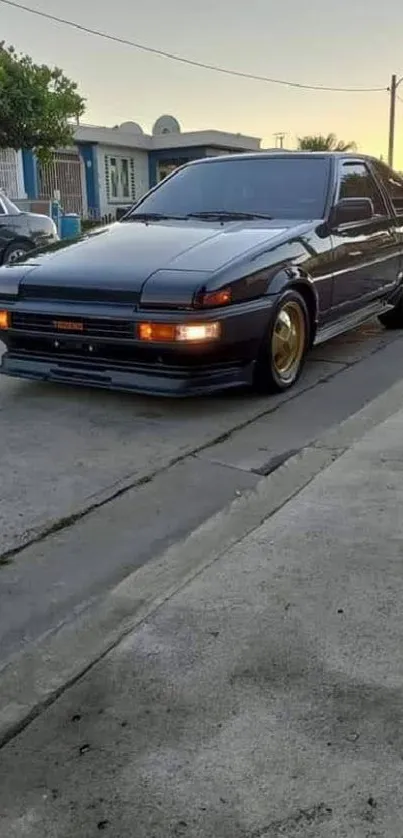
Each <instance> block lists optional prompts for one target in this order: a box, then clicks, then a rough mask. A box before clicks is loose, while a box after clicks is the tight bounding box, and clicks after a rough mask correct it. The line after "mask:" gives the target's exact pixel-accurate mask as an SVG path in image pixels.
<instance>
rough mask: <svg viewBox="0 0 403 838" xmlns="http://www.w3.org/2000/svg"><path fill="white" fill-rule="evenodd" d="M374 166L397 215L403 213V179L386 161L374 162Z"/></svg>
mask: <svg viewBox="0 0 403 838" xmlns="http://www.w3.org/2000/svg"><path fill="white" fill-rule="evenodd" d="M373 166H374V168H375V170H376V173H377V175H378V177H379V179H380V180H381V181H382V184H383V186H384V187H385V189H386V191H387V193H388V195H389V198H390V200H391V202H392V205H393V209H394V211H395V213H396V215H403V179H402V178H401V177H400V175H398V174H397V172H394V171H393V170H392V169H389V167H388V166H385V164H384V163H378V162H376V163H375V162H374V163H373Z"/></svg>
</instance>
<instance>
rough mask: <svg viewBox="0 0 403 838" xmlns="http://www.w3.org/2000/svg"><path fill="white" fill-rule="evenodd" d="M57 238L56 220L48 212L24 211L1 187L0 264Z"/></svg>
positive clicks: (21, 256) (16, 258)
mask: <svg viewBox="0 0 403 838" xmlns="http://www.w3.org/2000/svg"><path fill="white" fill-rule="evenodd" d="M57 240H58V234H57V229H56V225H55V223H54V222H53V221H52V219H51V218H49V217H48V216H47V215H37V214H36V213H34V212H21V210H19V209H18V207H16V205H15V204H14V203H13V202H12V201H10V199H9V198H7V196H6V195H5V194H4V192H2V191H1V190H0V265H9V264H10V263H11V262H16V261H17V260H18V259H21V258H23V257H24V256H26V255H27V254H28V253H29V252H30V251H32V250H34V249H35V248H37V247H44V246H45V245H47V244H52V242H55V241H57Z"/></svg>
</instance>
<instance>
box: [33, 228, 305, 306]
mask: <svg viewBox="0 0 403 838" xmlns="http://www.w3.org/2000/svg"><path fill="white" fill-rule="evenodd" d="M306 226H307V225H306V223H304V225H303V227H304V228H306ZM296 227H301V222H295V221H294V222H288V221H287V222H284V221H264V222H247V223H245V222H242V223H240V222H236V223H225V224H219V223H206V222H201V221H185V222H179V221H178V222H175V221H166V222H165V221H158V222H153V223H144V222H121V223H117V224H113V225H112V226H110V227H107V228H103V229H102V230H100V231H96V232H94V233H92V234H90V235H88V236H86V237H83V238H82V239H80V240H78V241H76V242H73V243H70V244H67V243H66V242H59V243H58V244H56V245H54V246H52V247H51V248H50V249H48V250H47V251H46V252H44V253H43V254H40V255H34V256H32V257H31V259H29V260H28V261H27V262H26V263H25V265H24V266H22V265H20V266H18V267H19V269H20V271H21V274H20V277H21V280H20V283H19V287H20V295H21V296H22V297H32V296H34V297H36V296H41V297H48V299H50V298H52V299H55V298H60V299H65V300H68V299H81V300H98V301H102V300H105V301H106V300H108V301H115V302H119V301H122V302H123V301H124V302H132V303H135V302H137V301H138V299H139V297H140V294H141V291H142V289H143V286H144V285H145V283H146V282H147V280H149V278H150V277H152V275H153V274H156V272H161V271H166V272H167V277H168V280H167V281H169V274H170V272H174V273H175V277H176V281H177V277H178V276H179V277H183V282H184V283H186V284H187V285H188V286H189V285H194V286H196V285H197V284H200V283H201V282H203V281H205V280H206V278H207V277H208V276H211V274H214V273H215V272H217V271H218V270H221V269H222V268H224V267H225V265H227V264H229V263H231V262H233V261H236V260H237V259H240V258H241V257H242V258H244V257H245V256H246V257H247V255H248V254H250V255H251V256H252V255H253V254H254V253H255V252H259V251H260V252H261V251H262V250H264V249H265V247H266V246H267V244H270V245H271V244H272V242H273V240H274V239H276V240H277V239H279V238H282V237H284V236H288V235H289V234H290V230H291V229H292V230H293V233H294V228H296ZM23 268H25V269H26V270H24V272H23V270H22V269H23Z"/></svg>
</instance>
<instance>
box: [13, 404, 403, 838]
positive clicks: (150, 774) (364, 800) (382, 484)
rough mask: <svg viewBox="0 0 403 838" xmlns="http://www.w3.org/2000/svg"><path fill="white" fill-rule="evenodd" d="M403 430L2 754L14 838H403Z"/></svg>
mask: <svg viewBox="0 0 403 838" xmlns="http://www.w3.org/2000/svg"><path fill="white" fill-rule="evenodd" d="M402 436H403V411H401V412H399V413H396V414H395V415H394V416H392V417H391V418H390V419H388V420H387V421H386V422H384V423H383V424H381V425H379V426H378V427H376V428H375V429H373V430H372V431H370V432H369V433H368V434H367V435H366V436H364V438H363V439H362V440H361V441H360V442H358V443H357V444H355V445H354V446H353V447H352V448H351V449H350V450H349V451H348V452H346V453H345V454H344V455H343V456H341V457H340V458H339V459H338V460H336V461H335V462H334V463H333V464H332V465H330V466H329V467H328V468H327V469H326V470H325V471H323V472H322V473H321V474H319V475H318V476H317V477H316V478H315V479H314V480H313V481H312V482H311V483H310V485H308V486H307V487H305V489H303V490H302V491H301V492H300V493H299V494H298V495H297V496H296V497H294V498H293V499H292V500H290V501H289V502H288V503H287V504H286V505H285V506H283V507H282V508H281V509H280V510H279V511H278V512H277V513H276V514H275V515H273V516H272V517H271V518H270V519H268V520H267V521H265V522H264V523H263V524H262V525H261V526H260V527H259V528H258V529H256V530H255V531H254V532H253V533H252V534H250V535H249V536H247V537H246V538H244V539H243V540H241V541H239V542H238V543H237V544H236V545H235V546H233V547H232V548H231V549H230V550H228V551H227V552H226V553H225V554H224V555H222V556H221V558H219V559H218V560H217V561H216V562H215V563H214V564H212V565H211V566H210V567H209V568H207V569H205V570H203V571H202V572H201V573H200V574H199V575H198V576H197V577H196V578H194V579H193V581H191V582H190V583H189V584H187V585H186V586H185V587H184V588H183V589H182V590H181V591H179V592H178V593H176V594H175V595H174V596H173V597H172V598H171V599H169V600H168V601H166V602H165V603H164V604H162V605H161V607H160V608H159V609H158V610H157V611H156V612H155V613H154V614H153V615H152V616H151V617H149V618H148V619H147V621H146V622H145V623H143V624H142V625H141V626H140V627H139V628H138V629H137V630H136V631H134V632H132V634H130V636H128V637H127V638H126V640H125V641H123V642H121V643H120V644H119V645H118V646H117V647H116V648H115V649H114V650H113V651H112V652H110V653H109V654H108V655H107V656H106V657H105V658H104V659H103V660H102V661H101V662H100V663H98V664H97V665H96V667H94V668H93V669H92V670H91V671H90V672H89V673H88V674H87V675H86V676H84V677H83V678H81V679H80V680H79V682H78V683H77V684H76V685H75V686H74V687H72V688H71V689H69V690H68V691H67V692H66V693H65V694H64V695H63V696H62V697H61V698H59V700H58V701H56V703H55V704H54V705H53V706H52V707H50V708H49V709H48V710H46V711H45V712H44V713H43V714H42V715H41V716H40V717H39V718H38V719H37V720H36V721H34V722H33V723H32V724H31V725H30V726H29V727H28V728H27V729H26V730H25V731H24V732H23V733H21V734H20V735H19V736H18V737H16V738H15V739H14V740H13V741H11V742H10V743H9V744H8V745H6V746H5V747H4V748H3V749H2V750H1V752H0V836H2V838H3V836H4V838H6V836H7V838H23V836H29V838H50V837H51V838H90V837H91V836H96V835H98V834H99V832H100V831H102V832H104V833H105V835H109V836H111V838H171V837H172V838H174V837H175V838H176V837H177V836H178V837H179V838H180V836H186V838H260V837H261V838H263V837H264V838H280V836H287V838H401V836H402V835H403V688H402V687H403V514H402V509H403V445H402Z"/></svg>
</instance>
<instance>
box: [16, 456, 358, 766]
mask: <svg viewBox="0 0 403 838" xmlns="http://www.w3.org/2000/svg"><path fill="white" fill-rule="evenodd" d="M347 449H348V446H347V447H346V448H344V449H340V453H339V455H338V456H342V454H344V453H345V451H346V450H347ZM315 450H316V452H317V451H318V449H314V447H313V446H306V447H305V448H302V449H301V451H300V452H299V453H298V454H297V455H295V456H294V457H291V458H290V459H289V460H287V462H286V463H283V464H282V465H281V466H280V467H279V468H278V469H276V471H275V472H272V473H271V474H270V475H268V476H267V477H264V478H262V480H261V481H259V483H260V484H263V483H265V484H267V483H269V482H270V479H271V478H272V477H273V476H274V475H275V474H278V473H279V471H281V470H282V469H287V470H289V469H292V468H294V469H296V470H297V471H298V469H299V466H300V464H301V456H303V455H304V454H307V453H308V452H310V451H312V452H313V451H315ZM322 453H324V454H325V453H326V452H325V450H324V449H322ZM338 456H335V453H334V451H332V452H331V453H330V455H328V456H327V457H324V459H323V460H322V461H321V463H320V464H319V466H318V467H317V468H316V469H315V470H314V471H312V472H311V473H310V474H309V476H308V477H307V478H306V479H305V480H303V481H302V482H301V484H300V485H298V487H297V488H296V489H295V490H294V491H288V492H286V493H285V495H284V497H282V499H281V500H280V501H279V502H278V503H277V504H274V505H273V506H272V508H270V510H269V511H268V512H267V514H266V515H263V516H261V517H259V519H258V520H254V521H253V522H251V523H250V525H249V526H248V527H247V528H245V529H244V530H243V531H242V533H240V534H239V535H238V536H236V537H234V538H233V539H229V541H228V542H226V543H225V544H224V546H223V547H222V548H221V549H219V550H218V551H216V552H215V553H213V555H211V556H210V558H209V559H208V560H207V561H205V562H203V563H202V564H201V565H199V566H197V567H196V568H195V569H193V570H192V571H190V572H189V573H188V574H187V575H186V576H185V577H184V578H183V579H182V580H181V582H179V583H176V584H174V585H173V586H172V587H171V588H170V589H168V590H167V591H166V592H165V593H163V594H160V595H159V596H156V597H155V598H154V600H153V601H152V602H150V604H149V605H148V606H147V607H146V608H145V609H144V610H143V613H141V608H140V609H139V612H140V613H139V614H138V616H137V617H136V616H134V617H133V618H132V619H131V620H129V622H128V624H127V625H126V626H125V627H124V628H123V627H122V628H121V629H120V630H119V629H117V630H115V636H114V637H113V639H112V640H111V641H110V642H109V643H107V644H106V645H105V647H104V648H103V649H102V650H100V651H99V653H98V654H97V655H96V656H94V657H92V658H91V660H90V661H89V663H88V664H87V665H85V666H82V667H81V668H80V669H79V670H78V671H77V672H76V673H74V675H72V676H71V677H69V678H68V679H67V680H66V681H64V682H63V683H62V684H61V685H60V686H58V687H55V688H53V689H52V688H50V690H49V693H48V695H46V696H43V698H42V699H41V700H36V701H35V703H33V705H32V707H31V708H30V710H29V711H26V712H25V713H24V714H22V716H21V718H20V719H19V720H18V721H16V722H14V723H10V724H9V725H8V726H7V725H4V722H2V721H0V750H1V749H2V748H3V747H4V746H5V745H6V744H7V743H8V742H10V741H12V740H13V739H14V738H15V737H16V736H18V735H19V734H20V733H21V732H22V731H23V730H25V729H26V728H27V727H28V726H29V725H30V724H31V723H32V722H33V721H34V720H35V719H36V718H38V716H40V715H41V713H42V712H43V711H44V710H46V709H47V708H48V707H50V706H51V705H53V704H54V703H55V701H57V699H58V698H60V696H61V695H63V694H64V693H65V692H66V691H67V690H69V689H70V688H71V687H73V686H74V685H75V684H76V683H77V682H78V681H79V680H80V679H81V678H82V677H84V676H85V675H86V674H87V673H88V672H90V671H91V670H92V669H93V668H94V667H95V666H96V665H97V664H98V663H99V662H100V661H102V660H103V659H104V658H105V657H107V655H108V654H109V653H110V652H111V651H112V650H113V649H115V648H116V647H117V646H118V645H119V643H121V642H122V641H123V640H124V639H125V638H126V637H127V636H128V635H129V634H130V633H131V632H132V631H133V630H135V629H136V628H138V627H139V626H140V625H142V623H144V622H145V620H147V619H148V618H149V617H150V616H151V615H152V614H155V613H157V612H158V610H159V609H160V608H161V607H162V606H163V605H164V604H165V603H167V602H168V601H169V600H170V599H171V598H172V597H173V596H175V595H176V594H177V593H179V592H180V591H182V590H183V589H184V588H186V587H187V585H189V584H190V582H192V581H193V580H194V579H196V578H197V577H198V576H200V575H201V574H202V573H203V572H204V571H205V570H206V569H207V568H210V567H212V566H213V565H214V564H215V563H216V562H218V561H219V559H220V558H221V557H222V556H223V555H224V554H225V553H226V552H227V551H228V550H229V549H232V548H233V547H234V546H236V545H237V544H239V543H240V542H242V541H243V540H244V539H245V538H247V537H248V536H249V535H250V533H251V532H253V531H254V530H256V529H257V528H258V527H259V526H261V524H262V523H264V522H265V521H267V520H269V519H270V518H271V517H273V515H275V514H276V513H277V512H278V511H279V510H280V509H282V507H284V506H285V505H286V504H287V503H289V501H291V500H293V498H294V497H296V496H297V495H298V494H299V493H300V492H301V491H302V490H303V489H305V488H306V487H307V486H309V484H310V483H311V482H312V481H313V480H314V479H315V478H316V477H317V476H318V475H319V474H320V473H321V472H322V471H324V470H325V469H326V468H327V467H328V466H329V465H331V464H332V463H333V462H334V461H335V460H336V459H337V458H338ZM258 485H259V484H258ZM255 493H256V490H255V489H253V490H251V491H249V492H248V493H245V495H244V496H243V497H242V498H236V499H235V500H233V501H232V502H231V504H229V505H228V507H226V509H225V510H224V512H225V511H227V512H228V510H229V509H230V508H232V507H234V506H235V505H237V504H239V502H240V501H244V502H246V503H250V501H251V497H250V496H252V497H253V495H254V494H255ZM246 495H248V496H249V497H246ZM221 514H222V511H221V512H219V513H216V514H215V515H214V516H212V519H216V518H219V517H220V515H221ZM206 523H207V522H204V524H202V525H200V527H198V528H197V529H196V530H195V532H194V533H191V534H190V535H189V536H187V537H186V538H185V539H183V540H182V542H181V543H180V545H174V546H171V547H169V548H168V549H167V550H166V551H165V553H164V554H163V556H162V557H159V558H158V559H157V562H160V561H161V560H163V559H164V556H165V555H169V554H170V553H171V552H172V550H173V549H175V547H176V549H180V547H182V548H183V547H184V545H185V544H186V543H187V542H188V541H189V540H190V539H191V538H192V537H193V536H194V535H195V534H197V533H198V532H199V531H201V530H203V528H204V526H205V524H206ZM150 564H151V563H150ZM140 570H141V569H140ZM139 572H140V571H139V570H137V571H134V572H133V574H131V576H132V577H133V578H134V577H135V576H137V575H138V574H139ZM124 581H125V580H124ZM122 584H124V582H123V583H120V585H122ZM118 587H120V586H118ZM64 628H67V629H69V628H71V624H70V625H67V626H64V627H61V629H60V631H59V632H57V631H56V632H55V633H53V638H56V639H57V637H58V635H59V634H61V633H62V632H63V629H64ZM38 649H39V650H40V649H41V642H40V640H39V641H38V642H37V644H34V650H33V651H29V652H26V653H24V652H23V653H22V654H21V655H20V658H19V659H18V658H17V659H15V658H14V659H13V661H12V662H11V663H9V664H6V666H5V667H4V669H3V670H2V674H1V682H2V683H1V688H4V680H5V678H6V677H7V672H8V670H10V669H14V668H15V667H17V668H18V665H19V663H20V661H21V659H22V658H23V657H24V654H26V655H27V656H29V657H30V659H31V663H32V658H33V657H34V655H35V654H37V655H39V658H40V659H42V661H43V659H44V655H43V654H42V651H39V652H38ZM45 657H46V656H45ZM42 690H43V686H42ZM0 713H1V704H0ZM2 728H3V729H2Z"/></svg>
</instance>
